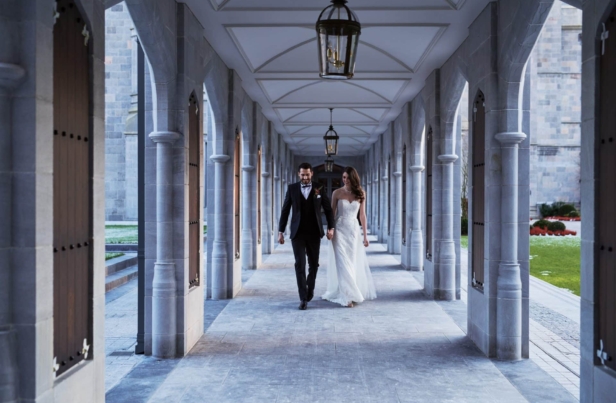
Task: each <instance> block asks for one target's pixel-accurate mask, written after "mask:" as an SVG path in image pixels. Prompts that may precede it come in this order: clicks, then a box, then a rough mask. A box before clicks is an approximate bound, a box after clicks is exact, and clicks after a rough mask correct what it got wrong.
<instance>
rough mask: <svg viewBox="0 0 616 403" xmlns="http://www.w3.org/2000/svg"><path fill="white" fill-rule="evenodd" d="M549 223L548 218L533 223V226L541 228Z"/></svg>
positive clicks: (545, 227) (544, 227)
mask: <svg viewBox="0 0 616 403" xmlns="http://www.w3.org/2000/svg"><path fill="white" fill-rule="evenodd" d="M549 225H550V222H549V221H548V220H539V221H535V222H534V223H533V227H539V228H543V229H547V228H548V226H549Z"/></svg>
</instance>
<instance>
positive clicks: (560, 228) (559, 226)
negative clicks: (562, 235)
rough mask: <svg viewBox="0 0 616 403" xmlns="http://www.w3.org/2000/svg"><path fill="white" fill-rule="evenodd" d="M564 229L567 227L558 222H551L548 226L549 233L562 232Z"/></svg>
mask: <svg viewBox="0 0 616 403" xmlns="http://www.w3.org/2000/svg"><path fill="white" fill-rule="evenodd" d="M565 229H567V227H566V226H565V224H563V223H562V222H560V221H553V222H551V223H550V224H548V230H549V231H564V230H565Z"/></svg>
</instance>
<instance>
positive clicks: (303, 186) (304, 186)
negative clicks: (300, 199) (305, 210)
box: [302, 183, 312, 188]
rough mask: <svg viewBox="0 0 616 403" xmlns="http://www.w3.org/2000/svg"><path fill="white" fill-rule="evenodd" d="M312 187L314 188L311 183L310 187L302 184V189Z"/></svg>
mask: <svg viewBox="0 0 616 403" xmlns="http://www.w3.org/2000/svg"><path fill="white" fill-rule="evenodd" d="M310 186H312V184H311V183H310V184H308V185H304V184H303V183H302V188H309V187H310Z"/></svg>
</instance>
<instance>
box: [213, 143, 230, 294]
mask: <svg viewBox="0 0 616 403" xmlns="http://www.w3.org/2000/svg"><path fill="white" fill-rule="evenodd" d="M210 158H211V160H212V161H214V163H215V166H214V194H215V196H214V215H215V218H214V228H215V230H214V241H213V249H212V299H213V300H220V299H226V298H227V263H228V255H227V241H226V239H225V236H226V235H227V233H226V225H225V210H226V209H225V203H227V202H228V200H225V186H224V181H225V164H226V163H227V161H229V159H230V157H229V156H228V155H223V154H219V155H212V156H211V157H210Z"/></svg>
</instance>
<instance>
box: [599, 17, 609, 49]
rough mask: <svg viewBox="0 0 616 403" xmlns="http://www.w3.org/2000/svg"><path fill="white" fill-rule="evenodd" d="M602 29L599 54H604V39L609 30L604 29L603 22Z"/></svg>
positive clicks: (607, 36) (607, 35)
mask: <svg viewBox="0 0 616 403" xmlns="http://www.w3.org/2000/svg"><path fill="white" fill-rule="evenodd" d="M601 25H602V26H603V31H602V32H601V55H604V54H605V41H606V40H607V38H609V37H610V31H608V30H606V29H605V22H604V23H602V24H601Z"/></svg>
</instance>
